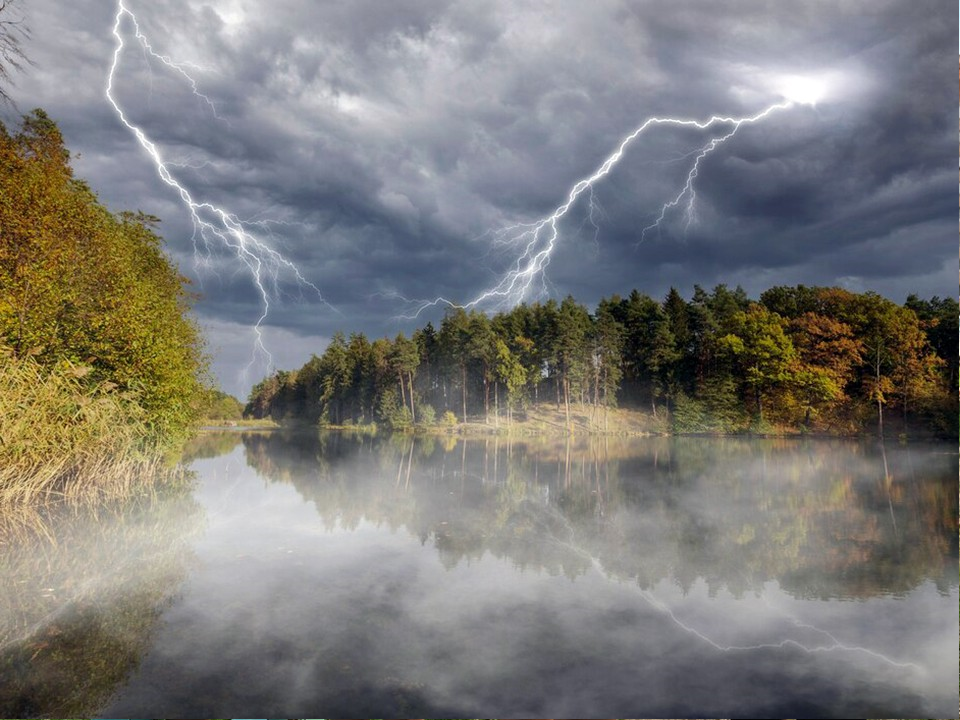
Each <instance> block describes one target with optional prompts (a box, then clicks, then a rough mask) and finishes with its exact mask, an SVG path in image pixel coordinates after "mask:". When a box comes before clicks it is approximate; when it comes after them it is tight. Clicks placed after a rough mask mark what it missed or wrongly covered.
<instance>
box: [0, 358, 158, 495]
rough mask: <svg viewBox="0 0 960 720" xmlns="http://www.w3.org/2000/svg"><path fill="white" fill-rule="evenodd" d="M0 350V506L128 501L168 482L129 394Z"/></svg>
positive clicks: (73, 368) (84, 372)
mask: <svg viewBox="0 0 960 720" xmlns="http://www.w3.org/2000/svg"><path fill="white" fill-rule="evenodd" d="M90 373H91V370H90V368H89V367H86V366H83V365H76V364H72V363H69V362H67V361H61V362H60V363H58V364H57V365H56V366H54V367H53V368H49V367H45V366H43V365H41V364H40V363H38V362H36V361H34V360H33V359H32V358H30V357H26V358H16V357H14V356H13V354H12V353H11V352H10V351H9V350H3V349H0V506H3V505H9V504H16V503H37V502H50V501H56V500H60V499H64V498H71V499H84V500H87V499H88V500H96V499H101V498H106V497H118V496H123V495H129V494H130V493H132V492H135V491H137V490H138V489H141V488H144V487H149V486H151V485H152V484H153V483H155V482H156V481H157V479H158V477H163V478H165V479H168V480H170V479H172V477H173V475H174V474H175V472H174V471H172V470H170V469H169V468H168V467H167V464H166V463H165V462H164V458H163V454H164V453H163V451H164V448H163V447H162V446H161V445H160V444H159V443H158V442H157V441H156V440H155V438H154V434H153V432H152V429H151V427H150V425H149V423H148V422H147V416H146V413H145V412H144V410H143V408H142V407H141V405H140V404H139V403H138V402H137V398H136V397H135V396H134V395H133V394H132V393H118V392H116V391H115V387H114V386H113V385H112V383H109V382H96V381H92V380H91V379H90V378H89V376H90Z"/></svg>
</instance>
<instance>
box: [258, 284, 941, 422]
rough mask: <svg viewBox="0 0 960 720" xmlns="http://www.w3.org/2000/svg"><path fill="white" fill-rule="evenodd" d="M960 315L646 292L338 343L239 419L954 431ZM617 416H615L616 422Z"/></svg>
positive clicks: (739, 294)
mask: <svg viewBox="0 0 960 720" xmlns="http://www.w3.org/2000/svg"><path fill="white" fill-rule="evenodd" d="M957 321H958V307H957V301H956V300H954V299H952V298H947V299H942V298H939V297H933V298H931V299H921V298H919V297H917V296H914V295H911V296H910V297H909V298H908V299H907V301H906V302H905V303H904V304H902V305H900V304H897V303H895V302H892V301H890V300H888V299H886V298H884V297H881V296H880V295H878V294H876V293H873V292H865V293H855V292H851V291H848V290H844V289H841V288H836V287H807V286H804V285H797V286H792V287H788V286H777V287H772V288H770V289H768V290H766V291H764V292H763V293H761V294H760V297H759V298H758V299H757V300H753V299H751V298H750V297H748V296H747V294H746V293H745V292H744V291H743V289H741V288H740V287H737V288H735V289H730V288H728V287H727V286H725V285H718V286H716V287H715V288H714V289H713V290H712V291H710V292H708V291H706V290H704V289H702V288H700V287H695V289H694V291H693V294H692V297H691V298H690V299H689V300H687V299H685V298H683V297H682V296H681V294H680V293H679V292H678V291H677V290H676V289H671V290H670V291H669V293H668V294H667V295H666V297H665V298H664V299H663V300H662V301H657V300H655V299H653V298H651V297H649V296H648V295H646V294H644V293H642V292H640V291H638V290H633V291H632V292H630V294H629V295H627V296H626V297H621V296H619V295H613V296H611V297H609V298H604V299H602V300H601V301H600V302H599V304H598V305H597V307H596V308H595V309H594V310H593V312H590V311H589V310H588V309H587V308H586V307H585V306H584V305H582V304H580V303H578V302H577V301H576V300H575V299H574V298H573V297H569V296H568V297H567V298H565V299H564V300H562V301H561V302H557V301H555V300H548V301H546V302H542V303H540V302H537V303H533V304H522V305H519V306H517V307H515V308H513V309H511V310H508V311H504V312H500V313H497V314H496V315H493V316H492V317H491V316H488V315H486V314H484V313H482V312H479V311H476V310H472V311H469V312H468V311H467V310H464V309H462V308H451V309H450V310H449V311H448V312H447V313H446V315H445V316H444V318H443V319H442V321H441V322H440V325H439V327H435V326H434V325H433V323H432V322H427V323H425V324H424V325H423V326H422V327H420V328H419V329H417V330H415V331H414V332H413V333H412V334H411V335H410V336H409V337H407V336H406V335H404V334H403V333H400V334H398V335H397V336H396V337H395V338H393V339H392V340H391V339H389V338H380V339H376V340H372V341H371V340H369V339H368V338H367V337H366V336H365V335H364V334H363V333H353V334H351V335H350V336H349V337H347V336H346V335H344V334H343V333H337V334H335V335H334V336H333V338H332V340H331V341H330V343H329V345H328V346H327V348H326V349H325V350H324V351H323V353H322V354H321V355H313V356H312V357H311V358H310V359H309V360H308V361H307V362H306V363H305V364H304V365H303V366H302V367H301V368H299V369H297V370H293V371H278V372H276V373H274V374H272V375H270V376H269V377H266V378H264V379H263V380H262V381H261V382H259V383H257V384H256V385H255V386H254V388H253V390H252V392H251V393H250V396H249V399H248V402H247V405H246V407H245V408H244V415H245V417H248V418H271V419H273V420H275V421H278V422H288V423H307V424H318V425H322V426H323V425H325V426H366V427H371V426H374V425H376V426H383V427H386V428H388V429H390V430H407V429H411V428H422V429H431V428H433V429H436V428H438V427H439V428H447V429H454V428H459V429H460V430H465V429H476V428H477V427H478V426H479V427H481V428H495V429H497V430H500V431H507V430H511V429H525V430H541V431H548V432H549V431H561V432H571V431H575V430H588V431H597V432H635V431H642V432H664V433H669V432H677V433H741V432H757V433H792V432H811V433H827V434H858V433H867V432H869V433H878V432H879V433H881V434H884V433H886V434H897V435H903V434H915V435H916V434H923V435H941V436H949V435H953V436H955V435H956V433H957V426H958V421H957V398H958V391H957V377H958V367H957V353H956V347H957V334H958V330H957V325H958V322H957ZM615 409H616V410H615Z"/></svg>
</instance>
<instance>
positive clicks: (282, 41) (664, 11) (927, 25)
mask: <svg viewBox="0 0 960 720" xmlns="http://www.w3.org/2000/svg"><path fill="white" fill-rule="evenodd" d="M128 5H129V6H130V8H131V9H132V10H133V11H134V12H136V13H137V16H138V19H139V20H140V23H141V27H142V29H143V30H144V32H145V33H147V34H148V35H149V36H150V38H151V41H152V42H153V45H154V48H155V49H156V51H157V52H159V53H162V54H167V55H169V56H171V57H173V58H176V59H177V60H179V61H182V62H189V63H193V64H195V65H196V66H198V67H199V68H201V69H199V70H196V71H195V75H196V77H197V79H198V81H199V84H200V88H201V90H202V91H203V92H204V93H206V94H207V96H208V97H209V98H210V100H211V101H212V103H213V104H214V106H215V108H216V114H217V115H218V116H219V119H218V118H217V117H214V115H213V112H212V111H211V109H210V108H209V107H208V106H207V105H206V104H205V103H204V102H202V101H200V100H198V99H197V98H195V97H193V96H192V95H191V93H190V88H189V86H188V85H187V84H185V83H184V82H183V81H182V78H180V77H179V76H177V75H176V74H175V73H173V72H171V71H169V70H168V69H164V68H162V67H159V66H158V65H157V64H156V63H152V64H150V63H147V62H146V61H145V58H144V56H143V54H142V53H140V52H139V51H138V50H137V49H136V48H135V47H134V46H133V45H132V44H130V43H129V42H128V47H127V51H126V52H125V53H124V54H123V56H122V66H121V69H120V72H119V73H118V76H117V94H118V96H119V98H120V99H121V101H122V102H123V103H124V106H125V107H126V108H127V109H128V111H129V112H130V115H131V118H132V119H133V120H134V121H135V122H137V123H140V124H142V126H143V127H144V129H145V130H146V131H147V132H148V134H150V136H151V137H152V138H154V139H155V140H156V141H157V142H158V144H159V146H160V147H161V148H162V150H163V152H164V153H165V154H166V156H167V157H168V158H169V159H170V160H172V161H176V162H180V163H183V164H184V165H185V166H184V167H183V168H182V169H181V170H180V177H181V178H182V179H183V181H184V182H185V183H187V184H188V185H189V187H190V188H191V191H192V192H194V193H195V194H196V196H197V197H198V198H202V199H208V200H210V201H213V202H217V203H220V204H222V205H223V206H224V207H225V208H228V209H229V210H230V211H231V212H233V213H235V214H236V215H237V216H238V217H241V218H245V219H253V220H261V221H270V222H269V223H268V224H266V225H264V226H263V228H264V233H265V237H268V238H269V239H270V242H272V243H273V244H274V246H275V247H277V248H278V249H280V250H281V251H282V252H283V253H285V254H286V255H287V256H288V257H289V258H290V259H291V260H294V261H295V262H296V263H297V264H298V266H299V267H300V268H301V271H302V273H303V275H304V276H305V277H306V278H308V279H309V280H310V281H312V282H314V283H315V284H316V285H317V286H318V287H319V288H320V289H321V290H322V292H323V294H324V297H325V298H326V299H328V300H329V301H330V302H332V303H333V304H334V305H335V306H336V307H337V308H338V309H339V311H340V314H338V313H335V312H332V311H331V310H330V309H329V308H327V307H326V306H324V305H322V304H321V303H320V302H319V299H318V298H315V297H311V296H310V295H309V294H305V295H303V296H302V298H301V295H300V294H299V292H298V291H297V290H296V288H293V287H292V286H291V285H290V284H289V283H286V284H285V285H284V286H283V288H282V289H283V290H284V291H286V292H287V293H292V295H293V297H294V298H295V301H294V300H289V301H287V302H282V303H279V304H277V305H276V307H275V310H274V312H273V313H272V314H271V316H270V319H269V320H268V324H269V325H270V326H271V327H272V328H274V332H275V333H278V334H279V335H278V337H279V336H280V335H283V336H284V337H288V338H290V337H296V338H300V339H301V340H302V342H299V343H293V344H292V345H290V344H289V343H288V347H292V346H299V345H303V346H306V345H307V344H308V343H309V342H311V341H312V340H313V339H314V338H323V337H329V336H330V334H332V332H333V331H334V330H336V329H338V328H342V329H345V330H348V331H350V330H362V331H366V332H368V333H370V334H380V333H384V332H387V333H392V332H396V330H397V329H410V327H412V325H411V324H410V323H406V324H404V323H399V324H398V322H397V321H396V320H394V319H392V318H393V316H395V315H396V314H397V312H398V309H400V308H398V307H397V305H396V303H395V302H390V301H388V298H390V297H393V296H394V294H398V295H404V296H407V297H416V298H425V297H434V296H436V295H444V296H446V297H450V298H451V299H454V300H458V301H466V300H469V299H470V298H471V297H473V296H474V295H475V294H476V293H477V292H479V291H480V290H482V289H483V288H484V287H488V286H489V285H490V284H491V283H493V282H495V280H496V277H497V275H496V273H497V272H498V271H502V270H503V269H504V268H505V267H507V266H509V264H510V262H512V258H513V256H511V255H510V254H509V253H507V254H504V253H503V252H502V251H500V250H496V249H491V245H490V242H489V235H484V233H485V232H486V231H490V230H496V229H497V228H500V227H503V226H504V225H505V224H509V223H511V222H518V221H530V220H532V219H536V218H537V217H539V216H541V215H543V214H545V213H548V212H550V211H552V209H553V208H555V207H556V206H557V205H558V204H559V203H561V202H562V201H563V199H564V198H565V196H566V193H567V192H568V190H569V188H570V186H571V184H572V183H573V182H575V181H576V180H577V179H578V178H581V177H583V176H585V175H587V174H589V173H590V172H592V171H593V170H594V169H595V168H596V167H597V166H598V165H599V163H600V162H602V160H603V158H605V157H606V156H607V155H608V154H609V153H610V152H611V151H612V149H613V148H615V147H616V145H617V143H618V142H619V141H620V139H621V138H622V137H624V136H625V135H626V134H627V133H629V132H630V131H631V130H633V129H634V128H635V127H636V126H637V125H639V124H640V123H641V122H642V121H643V120H644V119H646V118H647V117H649V116H651V115H664V116H666V115H669V116H674V117H691V118H698V119H702V118H705V117H709V116H710V115H712V114H729V115H749V114H753V113H755V112H757V111H758V110H760V109H762V108H764V107H766V106H768V105H770V104H771V103H773V102H777V101H778V100H779V99H780V98H779V97H778V96H777V84H776V77H777V76H778V75H783V74H800V75H803V74H807V73H831V77H832V78H833V81H834V88H835V92H834V94H833V95H832V96H831V97H829V98H827V99H826V101H824V102H823V103H821V104H819V105H818V106H817V107H815V108H810V107H795V108H792V109H790V110H787V111H782V112H779V113H777V114H775V115H774V116H771V117H770V118H768V119H767V120H766V121H763V122H762V123H758V124H756V125H753V126H749V127H744V128H743V129H742V130H741V132H740V133H738V134H737V136H736V137H734V138H733V139H731V140H730V141H729V142H728V143H726V144H724V145H723V146H722V147H721V148H719V149H718V150H717V152H716V153H715V154H713V155H712V156H710V157H709V158H708V159H707V160H706V161H705V162H704V163H703V165H702V168H701V172H700V175H699V178H698V184H697V195H698V206H697V208H698V215H697V218H698V221H697V222H696V223H694V224H692V225H691V226H690V227H689V228H686V229H685V227H684V222H683V220H682V219H681V218H679V217H675V216H670V217H668V219H667V222H666V223H665V224H664V225H663V227H662V229H661V232H660V233H659V234H657V235H656V236H651V235H648V237H647V239H646V240H645V241H644V242H643V243H639V244H638V241H639V239H640V237H639V235H640V230H641V228H643V227H644V226H645V225H648V224H650V223H651V222H652V221H653V219H654V218H655V217H656V215H657V213H658V212H659V208H660V206H661V204H662V203H663V202H665V201H666V200H668V199H670V198H672V197H673V196H675V194H676V192H677V190H678V187H679V186H678V185H677V183H678V182H682V180H683V179H684V178H685V175H686V172H687V170H688V167H689V165H688V164H683V163H682V162H679V161H678V160H677V158H678V157H680V156H682V155H683V154H685V153H689V152H690V151H691V150H693V149H695V148H696V147H699V146H700V145H702V144H703V142H705V138H704V136H703V135H702V134H696V133H692V132H688V131H684V130H678V129H676V128H672V129H671V128H656V129H654V130H653V131H651V132H650V133H648V134H646V135H645V136H643V137H642V138H641V139H640V140H639V141H638V142H636V143H635V144H634V145H633V146H631V148H630V150H629V152H628V154H627V155H626V156H625V157H624V160H623V161H622V162H621V164H620V165H619V166H618V167H617V168H616V170H615V171H614V172H613V173H611V175H610V176H609V178H607V180H606V181H605V182H603V183H601V184H598V185H597V187H596V193H595V199H596V201H597V202H598V203H599V205H600V206H601V207H602V208H603V215H602V218H601V219H600V222H599V232H598V233H597V234H596V241H594V230H593V228H592V227H591V226H590V225H589V224H584V222H585V220H586V211H585V208H584V207H583V206H578V207H575V208H574V209H573V211H572V212H571V214H570V215H569V216H568V218H567V221H566V222H565V223H564V225H563V227H562V231H563V235H562V242H561V245H560V246H559V248H558V250H557V253H556V255H555V257H554V259H553V262H552V263H551V265H550V267H549V270H548V274H549V279H550V282H551V284H552V287H553V288H554V289H555V291H556V292H557V293H558V294H565V293H567V292H573V293H575V294H576V295H577V296H578V297H579V298H581V299H582V300H584V301H585V302H588V303H592V302H595V301H596V300H597V299H599V298H600V297H601V296H603V295H609V294H612V293H614V292H619V293H623V292H626V291H628V290H629V289H630V288H632V287H634V286H636V287H638V288H639V289H641V290H644V291H646V292H649V293H650V294H652V295H655V296H661V295H663V294H664V293H665V292H666V290H667V289H668V287H669V286H670V285H676V286H678V287H679V288H681V290H682V291H684V292H689V290H690V289H691V288H692V286H693V284H695V283H697V284H700V285H703V286H707V287H709V286H711V285H713V284H715V283H718V282H727V283H735V282H738V281H746V282H745V287H747V289H748V290H749V291H751V292H758V291H760V290H762V289H764V287H765V286H767V285H770V284H775V283H793V282H807V283H816V284H835V283H839V284H843V283H847V284H850V283H853V284H857V283H860V284H862V285H863V287H864V288H868V289H875V290H877V291H879V292H882V293H885V294H888V295H889V296H891V297H893V298H894V299H898V300H900V299H902V296H903V294H904V293H905V292H909V291H912V292H917V293H918V294H920V295H923V296H929V295H933V294H939V295H952V294H954V293H955V290H954V288H955V287H956V286H954V285H953V284H952V283H953V275H952V274H951V273H948V272H946V271H945V270H944V268H945V267H946V266H947V264H948V263H949V262H952V261H951V258H952V257H953V250H954V242H955V238H954V234H953V232H954V230H953V228H954V220H953V212H954V209H953V205H952V203H953V186H952V182H953V181H952V177H953V175H952V173H953V165H952V162H953V161H952V153H953V147H954V146H953V143H954V139H953V138H954V133H955V124H954V119H953V109H952V108H953V100H954V99H955V85H954V82H955V80H954V70H955V68H954V61H953V54H952V42H953V37H954V35H955V34H956V33H957V16H956V13H955V12H954V10H953V8H952V6H947V5H946V4H944V3H938V2H927V3H924V4H923V5H922V6H918V4H917V3H916V2H906V0H897V1H890V2H873V1H871V2H844V3H837V2H825V1H818V2H794V3H789V4H774V5H771V4H769V3H764V2H759V1H755V2H725V3H723V4H719V5H718V4H715V3H711V4H706V3H698V2H644V3H630V2H623V1H620V0H606V1H604V2H600V3H590V4H583V3H564V2H558V3H556V4H551V5H542V4H528V3H515V2H506V1H502V2H501V1H499V0H487V1H485V2H482V3H474V2H462V1H456V0H450V1H449V2H427V1H425V0H403V1H402V2H400V1H398V2H392V3H379V2H352V3H322V4H318V3H305V2H294V1H293V0H289V1H287V2H275V3H271V4H270V5H269V6H266V5H262V6H257V5H250V4H243V3H238V2H222V3H212V2H200V1H194V0H163V1H158V2H153V3H149V4H144V3H136V2H133V1H132V0H131V2H129V3H128ZM25 9H26V10H27V12H28V21H29V22H30V24H31V27H32V29H33V34H34V38H33V41H32V42H31V44H30V45H29V46H28V48H27V50H28V52H29V53H30V55H31V57H32V58H33V59H34V60H35V61H36V63H37V66H36V67H35V68H34V69H31V70H30V71H29V73H27V74H26V75H24V76H22V77H21V78H20V79H19V82H18V86H17V87H16V88H14V90H15V97H16V99H17V101H18V103H19V105H20V107H21V109H29V108H31V107H34V106H42V107H44V108H45V109H47V110H48V112H50V113H51V114H52V116H53V117H54V118H55V119H57V121H58V122H59V123H60V124H61V127H62V128H63V130H64V132H65V134H66V136H67V139H68V142H69V145H70V147H71V149H72V150H73V151H75V152H78V153H80V157H79V159H77V160H76V163H75V164H76V167H77V172H78V174H79V175H81V176H83V177H85V178H87V179H88V180H89V181H90V183H91V185H92V187H94V188H95V189H96V190H97V191H98V192H99V194H100V196H101V198H102V199H103V200H104V201H105V202H107V203H108V204H109V205H110V206H111V207H112V208H115V209H117V210H119V209H123V208H142V209H144V210H146V211H148V212H152V213H155V214H157V215H159V216H161V217H162V218H163V221H164V222H163V226H162V227H163V231H164V235H165V237H166V239H167V241H168V244H169V247H170V249H171V252H172V254H173V255H174V257H175V258H176V259H177V260H178V261H180V262H181V265H182V267H183V269H184V271H185V272H187V273H188V274H191V275H193V274H197V273H199V271H197V270H195V269H194V263H193V261H192V260H191V255H192V244H191V236H192V228H191V227H190V224H189V219H188V216H187V215H186V213H185V212H184V211H183V209H182V208H180V207H179V205H178V201H177V198H176V196H175V195H173V194H172V193H171V192H170V190H169V189H168V188H166V187H165V186H163V185H162V183H161V182H160V181H159V179H158V178H157V177H156V174H155V172H154V170H153V168H152V167H151V165H150V163H149V160H148V158H147V157H146V156H145V154H144V153H143V152H142V151H141V149H140V148H139V146H138V145H137V143H136V141H135V139H134V138H133V137H132V136H131V135H130V133H129V132H127V131H126V129H125V128H123V127H122V125H120V123H119V122H118V121H117V119H116V118H115V117H114V116H113V113H112V110H111V108H110V107H109V105H107V103H106V102H105V99H104V94H103V89H104V83H105V77H106V73H107V70H108V68H109V63H110V61H111V59H112V52H113V49H114V39H113V37H112V35H111V29H112V26H113V8H112V7H111V6H110V4H108V3H92V4H89V6H79V5H67V6H63V5H62V4H61V3H56V2H54V1H53V0H34V2H31V3H30V4H29V6H28V7H26V8H25ZM125 30H126V32H125V37H126V38H127V40H128V41H129V40H130V36H129V28H128V27H127V28H125ZM187 166H189V167H187ZM948 174H949V177H948ZM948 204H949V205H950V207H948ZM948 226H949V227H948ZM208 267H210V268H214V269H216V270H218V272H219V277H220V278H221V279H219V280H218V279H217V277H216V276H213V275H209V274H207V275H205V276H204V277H203V278H202V279H203V293H204V299H203V300H202V301H201V302H200V303H199V305H198V308H197V312H198V313H199V315H200V316H201V319H202V320H203V322H204V323H206V324H208V325H211V326H214V327H228V326H230V325H231V324H238V325H249V324H250V323H252V322H253V321H254V320H255V319H256V317H257V316H258V314H259V298H258V296H257V294H256V293H254V292H253V286H252V284H251V282H250V281H249V279H247V278H245V277H244V275H243V272H242V267H241V266H239V265H238V264H237V263H236V261H231V260H230V257H229V255H225V254H222V255H219V256H217V257H215V258H213V259H212V260H211V261H210V262H209V263H208ZM200 274H202V273H200ZM760 279H762V282H763V284H762V285H761V284H760ZM755 284H756V286H755ZM426 319H427V318H426V317H425V318H424V321H425V320H426ZM231 347H232V345H231ZM314 349H315V350H316V351H317V352H319V351H321V350H322V347H316V348H314ZM225 352H226V351H225ZM229 352H230V353H236V352H238V351H237V350H235V349H232V350H230V351H229ZM305 359H306V355H304V357H303V358H302V359H297V358H293V357H291V358H289V360H290V362H291V364H294V365H296V364H298V363H299V362H302V361H303V360H305ZM238 363H239V358H237V357H234V356H233V355H231V357H230V358H227V359H225V360H224V361H223V362H222V363H221V365H222V366H223V367H228V366H230V367H232V366H234V365H237V364H238ZM261 370H262V369H261ZM225 372H226V371H223V372H221V376H222V377H221V379H222V380H223V382H224V383H225V385H226V386H227V387H229V388H230V389H232V390H234V391H235V392H239V393H241V394H243V393H245V392H246V387H244V386H242V384H241V382H240V381H239V380H237V379H236V378H234V377H227V376H225V375H224V373H225Z"/></svg>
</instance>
